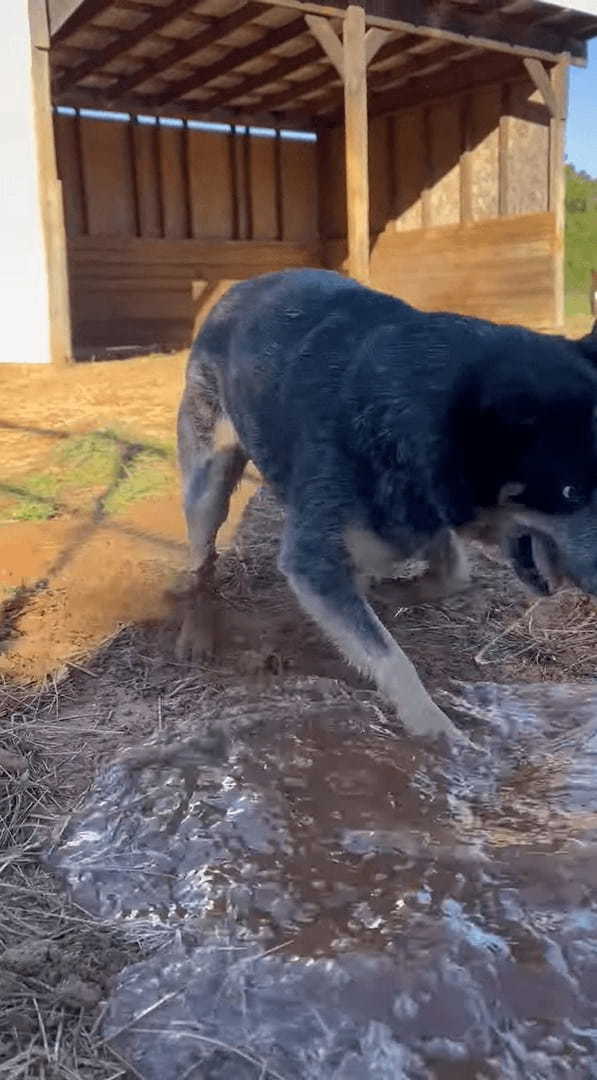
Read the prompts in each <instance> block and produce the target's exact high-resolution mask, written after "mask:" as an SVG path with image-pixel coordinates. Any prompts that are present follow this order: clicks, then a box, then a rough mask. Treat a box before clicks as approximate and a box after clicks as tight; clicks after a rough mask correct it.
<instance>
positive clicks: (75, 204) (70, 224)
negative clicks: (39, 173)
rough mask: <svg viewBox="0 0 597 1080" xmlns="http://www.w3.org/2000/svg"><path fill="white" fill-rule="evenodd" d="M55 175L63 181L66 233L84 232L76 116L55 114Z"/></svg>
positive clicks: (78, 234) (69, 234) (71, 234)
mask: <svg viewBox="0 0 597 1080" xmlns="http://www.w3.org/2000/svg"><path fill="white" fill-rule="evenodd" d="M54 139H55V142H56V162H57V166H58V177H59V179H60V180H61V181H62V191H63V193H64V194H63V202H64V223H65V227H66V231H67V234H68V236H80V235H82V234H83V233H84V232H85V206H84V201H83V200H84V196H83V190H82V184H81V174H80V170H79V160H78V153H77V119H76V117H74V116H64V115H61V116H54Z"/></svg>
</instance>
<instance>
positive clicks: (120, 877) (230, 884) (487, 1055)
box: [49, 678, 597, 1080]
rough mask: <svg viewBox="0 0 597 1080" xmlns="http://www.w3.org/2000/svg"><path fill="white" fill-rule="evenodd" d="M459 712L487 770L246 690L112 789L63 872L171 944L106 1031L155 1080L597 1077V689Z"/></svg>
mask: <svg viewBox="0 0 597 1080" xmlns="http://www.w3.org/2000/svg"><path fill="white" fill-rule="evenodd" d="M453 704H454V705H457V706H459V707H460V708H461V709H463V710H464V713H463V717H462V721H461V722H462V724H463V726H466V727H467V729H468V730H470V731H471V733H472V737H473V740H474V742H475V743H476V746H477V748H478V749H477V750H464V751H462V752H459V753H458V754H454V755H450V754H447V753H445V752H442V751H441V749H440V748H435V749H434V748H432V747H429V746H424V745H422V744H420V743H417V742H416V741H414V740H409V739H407V738H405V737H404V736H403V735H402V734H401V733H400V731H399V730H398V729H395V728H394V727H393V726H392V725H391V723H390V722H389V721H388V720H387V719H386V716H385V714H384V713H383V711H382V707H381V706H380V702H379V699H378V698H376V696H375V695H374V694H368V693H354V692H351V693H348V692H347V691H346V690H344V689H342V687H341V686H340V685H339V684H337V683H334V682H332V681H330V680H325V679H315V678H311V679H296V680H289V681H287V682H286V683H285V684H284V686H281V687H280V688H279V689H278V690H269V691H265V692H264V693H263V695H261V696H260V697H259V698H258V699H253V700H251V699H247V695H246V693H245V694H241V693H240V691H230V692H226V693H223V694H220V695H218V696H217V697H214V698H213V699H211V700H210V701H209V702H207V701H205V702H203V703H202V705H201V708H200V709H198V715H197V717H196V718H193V726H192V727H191V725H190V724H189V725H188V726H187V727H186V728H182V727H181V728H179V730H177V731H176V732H175V733H174V734H173V736H171V741H170V742H169V743H168V744H167V745H166V744H164V743H161V744H159V745H158V744H154V745H150V746H145V747H143V748H141V749H140V751H139V753H138V754H136V755H134V756H133V757H132V758H131V757H129V758H128V759H127V760H125V761H123V762H120V763H117V764H114V765H113V766H111V767H110V768H109V769H108V770H107V771H106V772H105V773H104V774H103V775H102V776H101V777H100V778H99V779H98V781H97V784H96V786H95V788H94V790H93V792H92V793H91V795H90V798H89V800H88V802H87V804H86V806H85V807H84V808H83V810H82V812H81V813H80V814H79V816H78V817H77V818H76V820H74V821H73V823H72V824H71V825H70V827H69V829H68V831H67V832H66V833H65V835H64V836H63V837H62V840H61V843H60V846H59V847H58V848H57V849H55V850H54V851H53V852H51V853H50V855H49V861H50V863H51V865H52V866H53V867H54V868H55V869H56V870H57V871H58V872H59V873H61V874H62V875H63V876H64V877H65V879H66V881H67V882H68V885H69V887H70V889H71V891H72V893H73V895H74V898H75V900H76V901H77V902H78V903H80V904H82V905H83V906H84V907H85V908H86V909H88V910H89V911H92V912H94V913H95V914H97V915H98V916H100V917H102V918H105V919H109V920H115V921H117V922H119V923H121V924H122V925H123V926H124V927H126V928H128V929H129V930H130V931H131V932H135V933H139V934H140V935H141V936H143V935H145V937H147V936H148V935H153V937H154V942H155V943H156V944H158V945H159V946H160V947H159V948H157V951H154V952H153V953H152V954H151V955H150V956H149V958H148V959H146V960H143V961H142V962H141V963H139V964H137V965H135V966H132V967H130V968H128V969H126V970H125V971H124V972H123V973H122V974H121V976H120V977H119V980H118V984H117V985H116V986H115V987H114V990H113V993H112V996H111V999H110V1002H109V1005H108V1011H107V1014H106V1018H105V1032H104V1033H105V1035H106V1037H108V1038H110V1039H111V1040H112V1041H113V1043H114V1045H115V1046H116V1047H117V1048H118V1050H119V1051H120V1053H121V1054H123V1055H124V1057H125V1058H126V1059H127V1060H128V1061H130V1062H131V1063H132V1064H133V1065H134V1067H135V1069H136V1070H137V1071H138V1073H139V1074H140V1075H141V1076H142V1077H145V1078H147V1080H158V1078H159V1080H170V1078H171V1080H181V1078H182V1077H187V1076H188V1077H191V1076H193V1077H195V1076H196V1077H202V1078H208V1080H216V1078H218V1080H257V1078H258V1077H261V1078H263V1080H266V1078H268V1077H278V1078H280V1077H282V1078H284V1080H295V1078H296V1080H299V1078H300V1080H303V1078H304V1080H316V1078H317V1080H369V1078H373V1080H397V1078H400V1077H405V1078H413V1080H415V1078H416V1080H426V1078H429V1080H432V1078H433V1080H435V1078H437V1080H469V1078H470V1080H473V1078H474V1080H482V1078H483V1080H485V1078H487V1080H489V1078H492V1080H493V1078H496V1080H497V1078H498V1077H499V1078H514V1077H525V1078H526V1077H530V1078H535V1077H536V1078H552V1077H553V1078H560V1077H562V1078H564V1077H565V1078H571V1080H586V1078H591V1077H597V888H596V887H597V858H596V855H597V792H596V784H595V778H596V775H597V687H595V688H594V687H579V686H552V685H549V684H544V685H540V686H524V687H503V686H495V685H492V684H479V685H475V686H463V687H461V688H460V691H459V694H458V698H457V700H455V701H454V702H453ZM208 718H210V719H211V720H213V721H215V722H217V725H218V728H219V731H221V732H222V733H223V734H221V735H219V734H216V735H215V736H213V737H211V736H209V737H207V738H205V737H200V736H197V730H199V731H203V732H205V730H206V729H205V723H206V720H207V719H208Z"/></svg>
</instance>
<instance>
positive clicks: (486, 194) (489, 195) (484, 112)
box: [469, 86, 501, 221]
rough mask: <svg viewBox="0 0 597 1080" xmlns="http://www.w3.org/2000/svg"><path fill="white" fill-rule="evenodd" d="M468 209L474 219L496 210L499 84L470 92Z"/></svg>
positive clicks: (497, 194) (499, 108)
mask: <svg viewBox="0 0 597 1080" xmlns="http://www.w3.org/2000/svg"><path fill="white" fill-rule="evenodd" d="M469 110H470V112H469V117H470V121H469V122H470V140H471V146H470V162H471V175H472V183H471V204H472V206H471V209H472V215H473V218H474V219H475V221H478V220H482V219H483V218H492V217H497V215H498V212H499V134H500V133H499V125H500V111H501V87H500V86H489V87H487V88H486V89H483V90H479V91H478V92H476V93H475V94H473V95H471V98H470V102H469Z"/></svg>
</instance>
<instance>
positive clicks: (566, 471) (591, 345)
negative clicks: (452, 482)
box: [475, 324, 597, 595]
mask: <svg viewBox="0 0 597 1080" xmlns="http://www.w3.org/2000/svg"><path fill="white" fill-rule="evenodd" d="M506 342H507V343H508V349H509V354H508V355H505V356H504V355H503V353H501V352H500V353H499V354H498V353H496V355H495V357H494V358H493V359H494V365H493V367H492V368H491V370H487V369H486V370H485V371H484V373H483V385H482V390H481V408H480V411H479V416H480V419H481V426H480V428H479V429H478V430H479V444H480V446H482V447H483V449H484V451H485V454H484V455H483V456H484V459H485V460H483V458H482V457H480V459H479V461H478V462H477V464H476V467H475V471H476V478H477V479H476V483H477V485H478V492H480V495H479V501H480V503H481V505H484V506H491V507H492V508H496V509H497V511H498V514H497V520H498V521H499V529H500V532H501V538H502V543H503V546H504V550H505V551H506V553H507V555H508V557H509V559H510V561H511V563H512V566H513V568H514V570H515V571H516V573H517V575H518V577H519V578H520V579H521V580H522V581H523V582H524V583H525V584H526V585H527V586H529V587H530V588H531V589H532V590H533V591H535V592H538V593H543V594H545V593H550V592H553V591H555V589H557V588H558V587H559V586H560V585H561V584H564V583H565V582H569V583H572V584H575V585H577V586H578V587H579V588H581V589H582V590H583V591H584V592H586V593H590V594H592V595H597V324H596V326H595V327H594V328H593V331H592V333H591V334H588V335H587V336H586V337H584V338H582V339H580V340H579V341H566V340H565V339H563V338H557V337H549V336H547V335H545V336H543V335H534V334H532V335H531V334H529V335H526V334H524V333H523V334H521V335H520V336H519V337H518V338H517V337H516V335H514V336H513V337H512V338H508V336H507V335H506Z"/></svg>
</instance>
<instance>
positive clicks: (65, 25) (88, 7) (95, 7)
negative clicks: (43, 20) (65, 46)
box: [48, 0, 112, 45]
mask: <svg viewBox="0 0 597 1080" xmlns="http://www.w3.org/2000/svg"><path fill="white" fill-rule="evenodd" d="M111 2H112V0H48V20H49V27H50V38H51V41H52V44H53V45H55V44H57V43H58V42H59V41H62V40H63V39H64V38H66V37H68V36H69V35H70V34H74V32H75V30H79V29H80V28H81V26H84V25H85V23H87V22H90V21H91V19H94V18H95V16H96V15H99V14H100V12H101V11H104V10H105V9H106V8H108V7H110V4H111Z"/></svg>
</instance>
